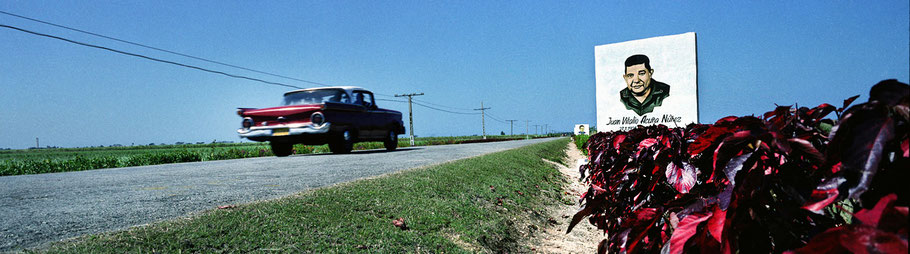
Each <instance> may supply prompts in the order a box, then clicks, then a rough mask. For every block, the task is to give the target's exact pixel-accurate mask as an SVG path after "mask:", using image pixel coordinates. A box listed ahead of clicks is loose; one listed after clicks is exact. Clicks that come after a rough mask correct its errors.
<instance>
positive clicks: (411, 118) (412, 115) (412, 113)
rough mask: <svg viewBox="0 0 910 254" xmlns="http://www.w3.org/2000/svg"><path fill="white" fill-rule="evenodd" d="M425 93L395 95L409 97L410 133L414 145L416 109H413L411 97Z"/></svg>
mask: <svg viewBox="0 0 910 254" xmlns="http://www.w3.org/2000/svg"><path fill="white" fill-rule="evenodd" d="M421 95H423V93H409V94H396V95H395V97H408V124H409V125H410V128H409V129H408V133H410V134H411V146H414V111H413V110H411V97H414V96H421Z"/></svg>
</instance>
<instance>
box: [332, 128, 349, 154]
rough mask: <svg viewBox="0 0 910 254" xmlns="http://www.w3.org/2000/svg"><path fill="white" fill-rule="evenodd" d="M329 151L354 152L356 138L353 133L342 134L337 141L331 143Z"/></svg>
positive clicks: (345, 132)
mask: <svg viewBox="0 0 910 254" xmlns="http://www.w3.org/2000/svg"><path fill="white" fill-rule="evenodd" d="M329 150H332V153H350V152H351V150H354V136H353V135H351V131H344V132H342V133H341V136H340V137H338V139H337V140H335V141H332V142H331V143H329Z"/></svg>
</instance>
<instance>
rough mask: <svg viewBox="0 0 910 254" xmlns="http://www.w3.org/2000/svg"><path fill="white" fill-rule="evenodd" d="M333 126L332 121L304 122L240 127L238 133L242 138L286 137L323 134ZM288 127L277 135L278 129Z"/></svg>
mask: <svg viewBox="0 0 910 254" xmlns="http://www.w3.org/2000/svg"><path fill="white" fill-rule="evenodd" d="M331 127H332V124H331V123H324V124H322V125H321V126H313V125H311V124H302V125H276V126H264V127H252V128H249V129H239V130H237V134H240V137H241V138H251V137H285V136H294V135H302V134H323V133H328V132H329V129H330V128H331ZM285 128H286V129H288V133H287V134H278V135H275V130H276V129H285Z"/></svg>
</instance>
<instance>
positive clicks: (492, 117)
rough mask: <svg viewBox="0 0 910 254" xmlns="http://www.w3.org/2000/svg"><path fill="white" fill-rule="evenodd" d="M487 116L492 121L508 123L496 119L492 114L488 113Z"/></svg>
mask: <svg viewBox="0 0 910 254" xmlns="http://www.w3.org/2000/svg"><path fill="white" fill-rule="evenodd" d="M487 115H488V116H490V119H493V120H496V121H498V122H500V123H506V121H504V120H500V119H499V118H496V117H494V116H493V115H492V114H490V113H487Z"/></svg>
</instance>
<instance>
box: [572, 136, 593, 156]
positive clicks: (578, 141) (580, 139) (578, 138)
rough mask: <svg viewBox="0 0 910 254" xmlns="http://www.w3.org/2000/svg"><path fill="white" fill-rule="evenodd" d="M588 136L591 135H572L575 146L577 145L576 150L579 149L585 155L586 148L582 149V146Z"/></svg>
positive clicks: (586, 153)
mask: <svg viewBox="0 0 910 254" xmlns="http://www.w3.org/2000/svg"><path fill="white" fill-rule="evenodd" d="M589 138H591V135H575V137H574V140H575V147H578V150H581V152H582V153H584V154H585V155H588V150H586V149H584V146H585V143H587V142H588V139H589Z"/></svg>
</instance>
